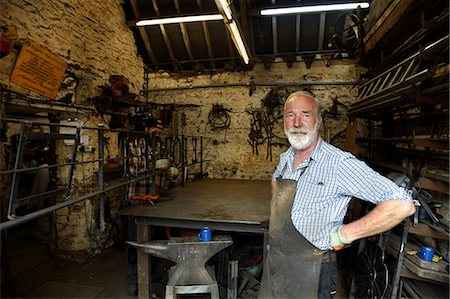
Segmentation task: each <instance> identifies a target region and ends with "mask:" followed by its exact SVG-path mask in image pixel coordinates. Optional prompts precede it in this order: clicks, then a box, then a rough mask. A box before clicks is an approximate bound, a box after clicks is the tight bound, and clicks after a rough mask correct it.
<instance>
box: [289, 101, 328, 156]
mask: <svg viewBox="0 0 450 299" xmlns="http://www.w3.org/2000/svg"><path fill="white" fill-rule="evenodd" d="M320 124H321V119H320V118H318V117H317V105H316V102H315V101H314V100H313V99H311V98H310V97H307V96H297V97H294V98H291V99H290V100H289V102H288V103H287V104H286V109H285V111H284V133H285V134H286V136H287V137H288V139H289V143H290V144H291V145H292V147H293V148H294V149H296V150H305V149H307V148H308V147H309V146H310V145H311V144H312V143H313V142H314V140H315V138H316V137H317V136H318V134H319V128H320Z"/></svg>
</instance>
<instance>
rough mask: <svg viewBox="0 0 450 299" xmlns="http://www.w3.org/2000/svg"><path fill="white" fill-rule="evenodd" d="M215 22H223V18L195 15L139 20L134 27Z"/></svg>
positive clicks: (220, 16)
mask: <svg viewBox="0 0 450 299" xmlns="http://www.w3.org/2000/svg"><path fill="white" fill-rule="evenodd" d="M216 20H223V16H222V15H221V14H213V15H197V16H186V17H174V18H162V19H152V20H141V21H137V22H136V26H151V25H165V24H174V23H189V22H200V21H216Z"/></svg>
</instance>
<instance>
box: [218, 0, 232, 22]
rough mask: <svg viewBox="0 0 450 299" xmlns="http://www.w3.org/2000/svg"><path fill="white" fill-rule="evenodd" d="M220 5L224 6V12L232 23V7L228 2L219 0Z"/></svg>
mask: <svg viewBox="0 0 450 299" xmlns="http://www.w3.org/2000/svg"><path fill="white" fill-rule="evenodd" d="M219 3H220V5H221V6H222V9H223V12H224V13H225V16H226V17H227V19H228V20H230V21H231V19H232V18H233V15H232V14H231V9H230V5H229V4H228V1H227V0H219Z"/></svg>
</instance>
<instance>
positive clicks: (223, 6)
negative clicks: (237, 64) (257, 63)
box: [216, 0, 250, 64]
mask: <svg viewBox="0 0 450 299" xmlns="http://www.w3.org/2000/svg"><path fill="white" fill-rule="evenodd" d="M216 5H217V7H218V8H219V11H220V12H221V13H222V14H224V18H223V21H224V23H225V26H227V28H228V30H229V31H230V32H231V38H232V39H233V42H234V44H235V46H236V48H237V50H238V52H239V55H241V57H242V60H243V61H244V63H245V64H248V63H249V62H250V57H249V55H248V52H247V48H246V47H245V43H244V40H243V38H242V36H241V32H240V30H239V25H238V23H237V20H236V19H234V18H233V13H232V8H231V6H230V4H229V3H228V0H216Z"/></svg>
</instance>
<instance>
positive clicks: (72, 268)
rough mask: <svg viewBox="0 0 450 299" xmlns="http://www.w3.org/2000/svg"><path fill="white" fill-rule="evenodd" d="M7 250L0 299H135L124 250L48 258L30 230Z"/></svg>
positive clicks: (250, 294) (15, 235)
mask: <svg viewBox="0 0 450 299" xmlns="http://www.w3.org/2000/svg"><path fill="white" fill-rule="evenodd" d="M6 247H7V248H6V249H7V254H6V258H5V257H2V259H4V258H5V259H4V260H3V261H6V262H7V264H8V266H9V275H8V276H7V277H8V279H7V280H6V281H4V283H3V285H2V290H1V291H2V292H1V294H2V296H1V298H136V296H132V295H129V294H128V291H127V280H126V273H127V271H126V270H127V263H126V261H127V255H126V250H125V249H119V248H109V249H107V250H105V251H104V252H103V253H101V254H99V255H97V256H95V257H91V258H88V259H86V260H84V261H82V262H80V261H78V262H77V261H70V260H67V259H63V258H60V257H50V253H49V250H48V247H47V245H46V244H44V243H42V242H40V241H39V240H37V238H36V237H35V236H34V235H33V230H32V229H22V230H14V231H12V232H11V233H10V232H8V242H7V246H6ZM3 274H4V273H3ZM2 276H3V275H2ZM153 286H154V289H153V290H154V292H155V295H156V297H154V298H164V297H163V290H164V286H165V285H164V284H163V283H161V282H157V283H153ZM253 290H255V291H253ZM222 293H223V294H225V289H224V288H222V289H221V294H222ZM344 293H346V292H344V290H343V288H342V286H339V287H338V294H337V295H336V296H335V298H336V299H337V298H345V297H346V296H343V295H342V294H344ZM242 295H243V297H245V298H246V299H250V298H256V296H257V288H256V289H251V288H249V289H247V290H245V291H244V292H243V293H242ZM182 298H198V299H200V298H209V296H198V295H197V296H194V295H193V296H190V297H185V296H183V297H182Z"/></svg>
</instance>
